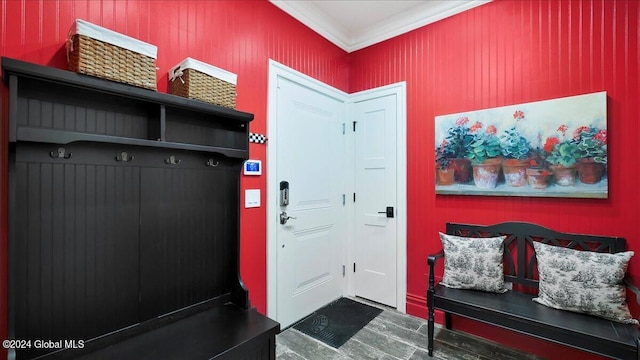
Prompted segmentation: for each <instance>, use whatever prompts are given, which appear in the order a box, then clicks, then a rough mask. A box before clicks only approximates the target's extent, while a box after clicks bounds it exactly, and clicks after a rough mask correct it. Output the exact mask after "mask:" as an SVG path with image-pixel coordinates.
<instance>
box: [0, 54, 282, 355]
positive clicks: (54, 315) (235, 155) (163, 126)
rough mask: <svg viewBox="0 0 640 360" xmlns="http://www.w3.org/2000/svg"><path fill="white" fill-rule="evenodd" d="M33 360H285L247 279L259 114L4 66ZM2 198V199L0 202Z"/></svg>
mask: <svg viewBox="0 0 640 360" xmlns="http://www.w3.org/2000/svg"><path fill="white" fill-rule="evenodd" d="M2 69H3V79H4V83H5V84H6V85H7V86H8V90H9V106H8V107H9V111H8V113H9V134H8V135H9V136H8V137H9V242H8V248H9V264H8V271H9V279H8V280H9V288H8V301H9V303H8V314H9V318H8V338H9V339H11V340H19V341H20V342H16V345H17V346H15V347H13V348H9V349H8V352H9V358H15V359H17V360H21V359H47V360H53V359H85V360H96V359H137V360H143V359H149V360H163V359H189V360H205V359H228V360H240V359H243V360H273V359H275V335H276V334H277V333H278V332H279V331H280V325H279V324H278V323H277V322H276V321H273V320H271V319H269V318H268V317H266V316H264V315H262V314H260V313H258V312H257V311H256V309H255V308H253V307H252V306H251V304H250V302H249V292H248V290H247V289H246V288H245V286H244V283H243V282H242V280H241V278H240V275H239V273H240V235H239V234H240V173H241V169H242V164H243V163H244V161H245V160H246V159H248V157H249V144H248V130H249V122H250V121H251V120H252V119H253V114H249V113H245V112H241V111H237V110H235V109H228V108H223V107H219V106H215V105H211V104H208V103H204V102H200V101H195V100H191V99H186V98H182V97H178V96H174V95H169V94H164V93H158V92H155V91H152V90H147V89H141V88H137V87H133V86H129V85H124V84H120V83H116V82H111V81H107V80H103V79H98V78H94V77H89V76H85V75H81V74H76V73H72V72H69V71H65V70H60V69H55V68H51V67H46V66H40V65H36V64H30V63H25V62H22V61H19V60H15V59H8V58H2ZM0 191H2V190H0Z"/></svg>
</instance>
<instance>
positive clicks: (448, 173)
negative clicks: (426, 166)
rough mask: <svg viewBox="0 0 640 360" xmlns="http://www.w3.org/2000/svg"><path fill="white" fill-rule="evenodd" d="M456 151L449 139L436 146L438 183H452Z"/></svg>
mask: <svg viewBox="0 0 640 360" xmlns="http://www.w3.org/2000/svg"><path fill="white" fill-rule="evenodd" d="M454 155H455V153H454V150H453V147H452V146H451V144H450V143H449V142H448V141H447V140H443V141H442V143H441V144H440V145H439V146H438V147H436V185H452V184H453V178H454V177H453V175H454V171H455V170H454V168H453V163H452V160H451V159H452V158H453V157H454Z"/></svg>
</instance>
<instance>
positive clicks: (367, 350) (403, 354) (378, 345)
mask: <svg viewBox="0 0 640 360" xmlns="http://www.w3.org/2000/svg"><path fill="white" fill-rule="evenodd" d="M356 300H361V299H356ZM367 303H368V302H367ZM368 304H370V305H374V306H378V307H380V308H383V309H384V311H383V312H382V313H380V315H378V317H376V318H375V319H373V320H372V321H371V322H370V323H369V324H368V325H367V326H365V327H364V328H363V329H362V330H360V331H359V332H358V333H357V334H356V335H354V336H353V337H352V338H351V339H350V340H349V341H347V342H346V343H345V344H344V345H342V346H341V347H340V348H339V349H334V348H332V347H330V346H328V345H326V344H324V343H322V342H320V341H317V340H315V339H313V338H312V337H309V336H307V335H305V334H303V333H301V332H300V331H298V330H296V329H293V328H292V327H290V328H288V329H286V330H285V331H283V332H282V333H280V334H279V335H277V337H276V344H277V345H276V358H277V359H281V360H302V359H307V360H324V359H336V360H346V359H357V360H365V359H382V360H397V359H403V360H418V359H447V360H452V359H469V360H471V359H475V360H516V359H517V360H521V359H542V358H540V357H537V356H534V355H531V354H526V353H523V352H520V351H517V350H514V349H510V348H506V347H504V346H501V345H498V344H496V343H492V342H489V341H486V340H483V339H480V338H478V337H474V336H471V335H466V334H462V333H458V332H456V331H449V330H446V329H443V328H441V327H439V326H437V327H436V337H435V346H434V347H435V351H434V354H433V355H434V356H433V357H432V358H430V357H429V356H428V354H427V322H426V320H424V319H421V318H418V317H414V316H410V315H406V314H402V313H400V312H398V311H396V310H394V309H389V308H385V307H382V306H379V305H376V304H371V303H368Z"/></svg>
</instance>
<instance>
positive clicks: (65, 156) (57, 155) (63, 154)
mask: <svg viewBox="0 0 640 360" xmlns="http://www.w3.org/2000/svg"><path fill="white" fill-rule="evenodd" d="M49 156H51V157H52V158H54V159H56V158H58V159H68V158H70V157H71V153H70V152H68V153H67V152H65V150H64V148H58V151H51V152H50V153H49Z"/></svg>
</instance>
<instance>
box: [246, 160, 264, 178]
mask: <svg viewBox="0 0 640 360" xmlns="http://www.w3.org/2000/svg"><path fill="white" fill-rule="evenodd" d="M244 174H245V175H262V161H261V160H251V159H249V160H247V161H245V162H244Z"/></svg>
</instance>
